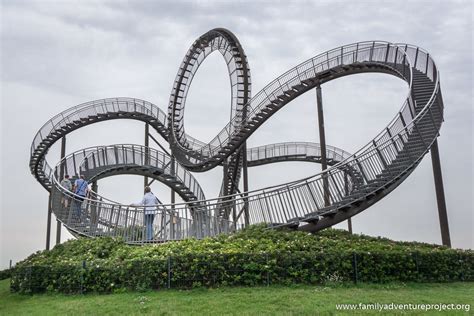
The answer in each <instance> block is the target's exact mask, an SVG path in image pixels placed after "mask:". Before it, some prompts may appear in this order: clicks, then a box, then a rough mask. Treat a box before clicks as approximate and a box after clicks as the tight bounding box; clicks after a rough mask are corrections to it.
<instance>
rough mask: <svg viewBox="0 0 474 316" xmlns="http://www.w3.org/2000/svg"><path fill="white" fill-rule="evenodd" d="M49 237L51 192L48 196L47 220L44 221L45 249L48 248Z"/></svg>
mask: <svg viewBox="0 0 474 316" xmlns="http://www.w3.org/2000/svg"><path fill="white" fill-rule="evenodd" d="M50 239H51V193H50V194H49V197H48V220H47V223H46V250H49V245H50Z"/></svg>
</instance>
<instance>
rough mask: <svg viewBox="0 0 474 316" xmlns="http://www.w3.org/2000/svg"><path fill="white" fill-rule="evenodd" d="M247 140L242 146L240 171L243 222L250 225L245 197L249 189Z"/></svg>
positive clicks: (246, 225)
mask: <svg viewBox="0 0 474 316" xmlns="http://www.w3.org/2000/svg"><path fill="white" fill-rule="evenodd" d="M247 167H248V166H247V142H245V143H244V145H243V146H242V171H243V184H244V222H245V227H248V226H249V225H250V220H249V202H248V199H247V195H248V194H247V192H248V191H249V180H248V170H247Z"/></svg>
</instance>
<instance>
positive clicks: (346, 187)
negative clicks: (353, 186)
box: [344, 172, 352, 234]
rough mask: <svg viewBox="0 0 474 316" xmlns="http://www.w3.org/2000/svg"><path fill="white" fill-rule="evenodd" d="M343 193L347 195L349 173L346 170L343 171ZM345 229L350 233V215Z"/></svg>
mask: <svg viewBox="0 0 474 316" xmlns="http://www.w3.org/2000/svg"><path fill="white" fill-rule="evenodd" d="M344 195H345V196H348V195H349V175H348V174H347V172H346V173H344ZM347 230H348V231H349V233H350V234H352V218H350V217H349V218H348V219H347Z"/></svg>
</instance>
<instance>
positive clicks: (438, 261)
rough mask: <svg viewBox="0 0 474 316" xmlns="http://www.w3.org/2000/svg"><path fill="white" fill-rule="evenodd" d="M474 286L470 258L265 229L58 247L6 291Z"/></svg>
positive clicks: (418, 246) (336, 234)
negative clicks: (373, 284)
mask: <svg viewBox="0 0 474 316" xmlns="http://www.w3.org/2000/svg"><path fill="white" fill-rule="evenodd" d="M455 280H474V252H473V251H471V250H453V249H449V248H446V247H442V246H435V245H429V244H424V243H414V242H409V243H407V242H395V241H392V240H389V239H385V238H375V237H369V236H363V235H351V234H349V233H347V232H345V231H341V230H335V229H327V230H324V231H321V232H319V233H317V234H308V233H304V232H298V231H289V230H288V231H286V230H281V231H277V230H268V229H266V228H265V227H264V226H261V225H255V226H251V227H249V228H247V229H245V230H243V231H240V232H238V233H235V234H231V235H221V236H216V237H213V238H206V239H202V240H196V239H189V240H183V241H179V242H169V243H166V244H156V245H145V246H141V247H138V246H130V245H127V244H125V243H124V242H123V241H122V240H117V239H113V238H97V239H80V240H72V241H68V242H65V243H64V244H61V245H58V246H56V247H54V249H52V250H51V251H42V252H38V253H36V254H33V255H31V256H30V257H28V258H27V259H25V260H24V261H23V262H20V263H18V264H17V265H16V266H15V269H14V271H13V274H12V290H13V291H18V292H22V293H36V292H44V291H59V292H65V293H72V292H80V293H82V292H114V291H120V290H123V289H133V290H138V291H141V290H147V289H161V288H168V287H173V288H176V287H178V288H179V287H185V288H188V287H199V286H221V285H244V286H253V285H266V284H291V283H309V284H315V283H325V282H348V281H360V282H389V281H403V282H405V281H455Z"/></svg>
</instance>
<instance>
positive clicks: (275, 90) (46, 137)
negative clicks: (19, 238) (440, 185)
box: [30, 29, 443, 243]
mask: <svg viewBox="0 0 474 316" xmlns="http://www.w3.org/2000/svg"><path fill="white" fill-rule="evenodd" d="M214 51H219V52H220V53H221V54H222V56H223V58H224V60H225V61H226V63H227V67H228V71H229V78H230V82H231V87H232V97H231V118H230V121H229V123H228V124H227V125H226V126H225V127H224V128H223V129H222V130H221V132H220V133H218V134H217V135H216V137H214V138H213V139H212V140H211V141H210V142H208V143H205V142H201V141H199V140H197V139H195V138H193V137H191V136H190V135H187V134H186V133H185V129H184V110H185V103H186V96H187V92H188V90H189V87H190V85H191V82H192V79H193V77H194V75H195V73H196V72H197V70H198V69H199V66H200V65H201V64H202V62H203V61H204V59H205V58H206V57H207V56H208V55H209V54H211V53H212V52H214ZM370 72H378V73H385V74H390V75H393V76H396V77H398V78H400V79H402V80H404V81H405V82H406V83H407V86H408V93H407V97H406V99H405V101H404V102H403V104H402V106H401V108H400V110H399V112H398V113H396V115H395V117H394V118H393V119H392V120H391V121H390V122H389V123H388V125H387V126H386V128H384V129H383V130H382V131H381V132H380V133H379V134H378V135H376V136H375V137H374V138H373V139H372V140H371V141H370V142H368V143H367V145H365V146H364V147H362V148H361V149H359V150H358V151H357V152H356V153H355V154H349V153H346V152H344V151H343V150H340V149H337V148H335V147H330V146H328V147H327V148H326V156H327V159H328V160H327V163H328V165H329V166H331V167H330V168H329V169H327V170H324V171H323V172H321V173H318V174H315V175H313V176H310V177H307V178H304V179H301V180H297V181H293V182H290V183H285V184H282V185H277V186H273V187H267V188H263V189H258V190H253V191H247V190H244V192H239V191H238V190H237V185H236V183H238V182H239V179H240V176H241V170H242V166H243V164H248V166H249V167H252V166H258V165H262V164H266V163H274V162H279V161H312V162H320V161H321V148H320V146H319V145H318V144H314V143H281V144H272V145H266V146H261V147H257V148H249V149H247V148H246V145H245V141H246V140H247V138H249V137H250V136H251V135H252V134H253V132H254V131H256V130H257V129H258V127H260V126H261V125H262V124H263V123H264V122H265V121H266V120H267V119H269V118H270V117H271V116H272V115H273V114H274V113H276V112H277V111H278V110H279V109H281V108H282V107H283V106H285V105H286V104H288V103H289V102H291V101H292V100H293V99H295V98H297V97H298V96H300V95H302V94H303V93H305V92H307V91H310V90H311V89H313V88H315V87H316V86H319V85H322V84H324V83H326V82H328V81H330V80H333V79H337V78H339V77H342V76H346V75H351V74H357V73H370ZM250 82H251V81H250V71H249V67H248V63H247V58H246V55H245V53H244V51H243V49H242V46H241V45H240V43H239V41H238V40H237V38H236V37H235V36H234V35H233V34H232V33H231V32H229V31H227V30H225V29H214V30H211V31H209V32H207V33H206V34H204V35H203V36H201V37H200V38H198V39H197V40H196V41H195V42H194V43H193V45H192V46H191V48H190V49H189V51H188V52H187V54H186V56H185V58H184V60H183V62H182V64H181V66H180V68H179V70H178V74H177V76H176V79H175V82H174V85H173V89H172V93H171V97H170V102H169V106H168V114H165V112H163V111H162V110H160V109H159V108H158V107H157V106H155V105H153V104H151V103H149V102H147V101H143V100H139V99H133V98H111V99H103V100H97V101H92V102H88V103H84V104H81V105H78V106H76V107H72V108H70V109H68V110H66V111H64V112H62V113H60V114H58V115H56V116H55V117H54V118H52V119H51V120H50V121H48V122H47V123H46V124H45V125H44V126H43V127H42V128H41V129H40V130H39V131H38V133H37V135H36V136H35V138H34V140H33V144H32V147H31V159H30V169H31V172H32V173H33V175H34V176H35V177H36V179H37V180H38V181H39V182H40V183H41V184H42V185H43V187H44V188H45V189H47V190H48V191H49V192H50V194H51V198H50V205H51V209H52V210H53V212H54V213H55V215H56V216H57V218H58V219H59V220H60V221H61V222H62V223H63V224H64V225H65V226H66V228H67V229H69V230H70V231H71V232H72V233H73V234H75V235H77V236H90V237H94V236H102V235H109V236H120V237H123V238H125V239H126V240H127V241H128V242H130V243H142V242H145V240H144V235H145V234H144V230H145V227H144V209H143V207H140V206H129V205H122V204H120V203H117V202H114V201H111V200H108V199H106V198H104V197H102V196H100V195H98V194H95V193H93V194H91V195H90V196H89V197H88V198H86V199H84V201H82V199H80V198H79V197H78V196H76V195H74V194H73V193H72V192H69V191H67V190H66V189H65V188H63V187H61V185H60V176H61V175H62V174H64V173H68V174H72V175H76V176H77V175H78V174H85V175H86V177H87V178H88V179H92V180H94V179H100V178H104V177H108V176H112V175H116V174H123V173H131V174H139V175H145V176H148V177H151V178H153V179H156V180H158V181H161V182H163V183H164V184H166V185H168V186H169V187H170V188H172V189H173V190H174V191H175V192H177V194H179V195H180V196H181V197H182V199H183V200H184V201H185V202H184V203H178V204H170V205H159V206H158V210H157V212H156V213H157V214H156V215H157V216H156V217H155V221H154V228H155V229H154V231H155V234H154V239H153V241H166V240H176V239H183V238H187V237H197V238H202V237H205V236H212V235H215V234H219V233H223V232H229V231H233V230H235V229H239V228H241V227H242V226H244V224H246V223H267V224H269V226H272V227H283V226H287V227H293V228H295V229H300V230H304V231H311V232H314V231H318V230H320V229H323V228H326V227H329V226H332V225H334V224H337V223H339V222H341V221H343V220H346V219H348V218H350V217H352V216H354V215H356V214H358V213H359V212H361V211H363V210H365V209H366V208H368V207H370V206H371V205H373V204H374V203H376V202H377V201H379V200H380V199H381V198H383V197H384V196H386V195H387V194H388V193H390V192H391V191H392V190H393V189H395V188H396V187H397V186H398V185H399V184H400V183H401V182H403V181H404V179H405V178H406V177H407V176H408V175H409V174H410V173H411V172H412V171H413V170H414V169H415V168H416V166H417V165H418V164H419V163H420V161H421V160H422V158H423V157H424V155H425V154H426V153H427V152H428V151H429V150H430V148H431V145H432V144H433V143H434V142H435V141H436V138H437V137H438V135H439V130H440V127H441V125H442V122H443V100H442V96H441V90H440V81H439V74H438V70H437V67H436V65H435V63H434V61H433V59H432V58H431V56H430V55H429V53H427V52H426V51H424V50H423V49H421V48H419V47H416V46H412V45H408V44H398V43H389V42H382V41H368V42H359V43H354V44H349V45H345V46H341V47H338V48H336V49H333V50H330V51H327V52H324V53H322V54H320V55H317V56H315V57H313V58H311V59H309V60H307V61H305V62H303V63H301V64H299V65H297V66H296V67H293V68H292V69H290V70H288V71H287V72H285V73H284V74H282V75H281V76H279V77H278V78H276V79H275V80H273V81H272V82H270V83H269V84H268V85H267V86H265V87H264V88H263V89H262V90H260V92H258V93H257V94H256V95H255V96H254V97H251V95H250V85H251V84H250ZM112 119H134V120H140V121H143V122H146V123H148V124H150V126H151V127H152V128H153V129H155V130H156V131H157V132H158V133H159V135H161V136H162V137H163V138H164V139H165V140H166V141H168V142H169V144H170V147H171V149H172V155H173V157H170V156H168V155H166V154H164V153H162V152H159V151H157V150H155V149H152V148H148V147H143V146H140V145H122V144H119V145H111V146H99V147H93V148H88V149H84V150H81V151H77V152H75V153H72V154H70V155H68V156H67V157H66V158H64V159H63V160H62V161H61V162H60V163H58V164H57V165H56V166H55V167H50V166H49V164H48V163H47V161H46V159H45V155H46V153H47V152H48V149H49V148H50V147H51V145H52V144H53V143H55V142H56V141H57V140H59V139H61V138H62V137H64V136H65V135H67V134H68V133H70V132H72V131H74V130H76V129H78V128H80V127H83V126H86V125H89V124H93V123H96V122H100V121H105V120H112ZM217 166H224V167H225V168H226V169H227V176H225V177H224V179H223V184H222V189H221V194H220V196H219V197H217V198H213V199H206V198H205V196H204V193H203V190H202V189H201V187H200V186H199V184H198V182H197V181H196V179H195V178H194V177H193V176H192V174H191V173H190V172H189V171H195V172H203V171H207V170H210V169H212V168H214V167H217ZM64 198H68V199H70V200H71V205H70V206H69V207H64V206H63V205H62V204H61V201H62V200H64ZM74 205H76V206H77V205H79V206H80V208H81V210H82V214H83V216H81V217H80V218H75V216H74V212H73V206H74ZM231 214H233V216H231ZM242 214H248V218H247V222H246V221H245V220H244V216H242Z"/></svg>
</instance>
